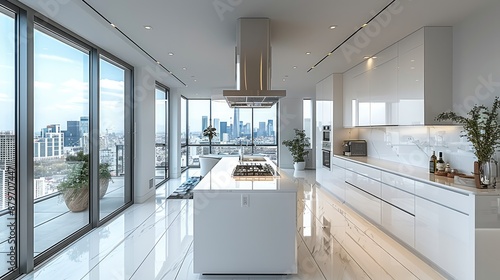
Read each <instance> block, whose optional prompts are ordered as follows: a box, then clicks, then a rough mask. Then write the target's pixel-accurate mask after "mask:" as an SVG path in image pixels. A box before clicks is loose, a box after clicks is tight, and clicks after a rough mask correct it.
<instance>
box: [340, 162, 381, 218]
mask: <svg viewBox="0 0 500 280" xmlns="http://www.w3.org/2000/svg"><path fill="white" fill-rule="evenodd" d="M349 172H350V171H347V172H346V173H349ZM345 202H346V203H347V204H349V205H350V206H351V207H352V208H354V209H356V211H358V212H360V213H361V214H363V215H364V216H365V217H367V218H368V219H370V220H371V221H372V222H374V223H375V224H380V218H381V217H380V212H381V208H380V207H381V204H380V199H378V198H377V197H374V196H373V195H370V194H368V193H366V192H364V191H362V190H360V189H358V188H357V187H355V186H353V185H347V187H346V192H345Z"/></svg>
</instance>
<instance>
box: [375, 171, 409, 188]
mask: <svg viewBox="0 0 500 280" xmlns="http://www.w3.org/2000/svg"><path fill="white" fill-rule="evenodd" d="M382 183H386V184H387V185H389V186H393V187H396V188H398V189H401V190H404V191H407V192H409V193H415V181H414V180H412V179H408V178H405V177H401V176H398V175H396V174H392V173H388V172H382Z"/></svg>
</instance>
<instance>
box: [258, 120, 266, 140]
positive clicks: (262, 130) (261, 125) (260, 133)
mask: <svg viewBox="0 0 500 280" xmlns="http://www.w3.org/2000/svg"><path fill="white" fill-rule="evenodd" d="M265 136H267V135H266V122H259V130H258V132H257V137H265Z"/></svg>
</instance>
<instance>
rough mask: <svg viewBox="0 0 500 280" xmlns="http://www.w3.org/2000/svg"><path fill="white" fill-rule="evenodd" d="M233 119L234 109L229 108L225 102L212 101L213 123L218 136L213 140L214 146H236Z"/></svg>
mask: <svg viewBox="0 0 500 280" xmlns="http://www.w3.org/2000/svg"><path fill="white" fill-rule="evenodd" d="M233 117H234V109H232V108H229V106H228V105H227V103H226V101H225V100H214V101H212V123H213V126H214V127H215V129H216V131H217V136H216V137H214V139H212V144H221V145H227V144H234V139H233V134H232V127H233ZM212 152H214V151H212Z"/></svg>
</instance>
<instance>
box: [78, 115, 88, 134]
mask: <svg viewBox="0 0 500 280" xmlns="http://www.w3.org/2000/svg"><path fill="white" fill-rule="evenodd" d="M85 134H87V135H88V134H89V117H80V137H83V136H84V135H85Z"/></svg>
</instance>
